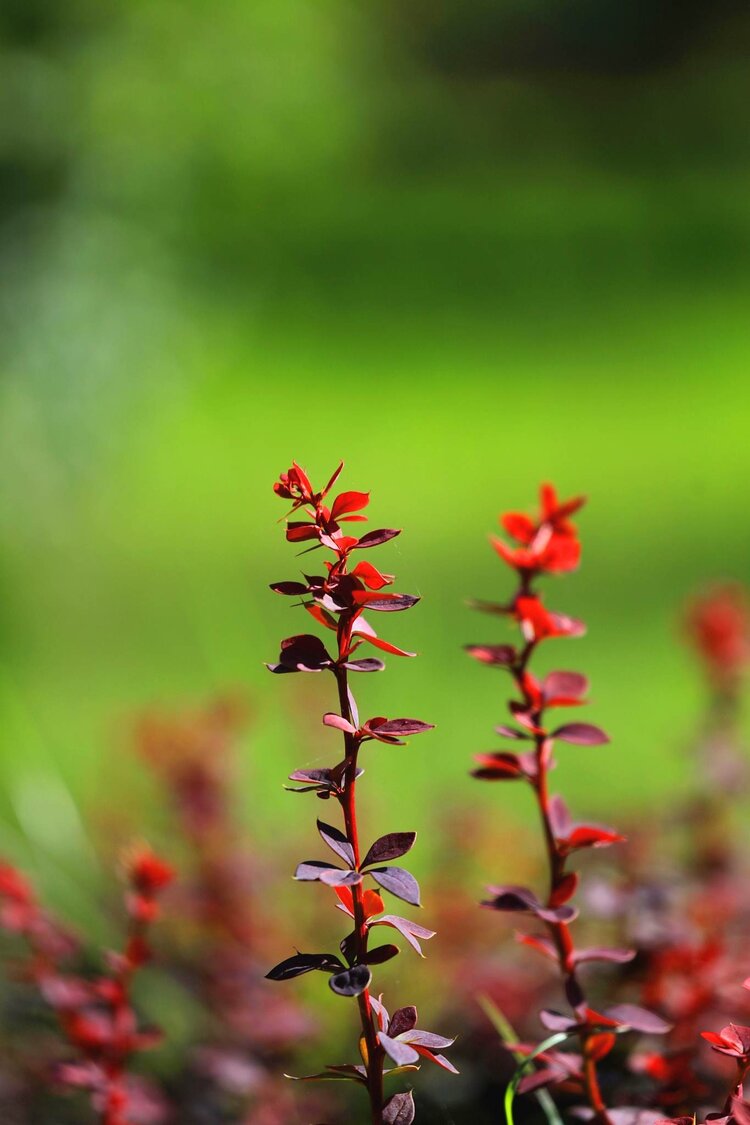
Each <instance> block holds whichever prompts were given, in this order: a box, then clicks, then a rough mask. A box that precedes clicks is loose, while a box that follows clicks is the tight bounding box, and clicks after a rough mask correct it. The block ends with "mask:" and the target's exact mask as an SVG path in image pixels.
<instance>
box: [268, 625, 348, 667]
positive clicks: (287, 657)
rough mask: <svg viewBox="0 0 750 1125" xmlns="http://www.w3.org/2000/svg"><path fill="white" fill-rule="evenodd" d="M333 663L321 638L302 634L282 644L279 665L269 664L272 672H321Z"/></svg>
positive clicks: (287, 639) (310, 634)
mask: <svg viewBox="0 0 750 1125" xmlns="http://www.w3.org/2000/svg"><path fill="white" fill-rule="evenodd" d="M332 663H333V661H332V659H331V657H330V656H329V655H328V653H327V651H326V647H325V645H324V644H323V642H322V641H321V639H320V637H316V636H314V635H313V634H312V633H302V634H300V635H299V636H296V637H287V638H286V640H283V641H282V642H281V652H280V654H279V663H278V664H268V665H267V668H268V669H269V670H270V671H271V672H276V673H283V672H320V671H321V670H322V669H323V668H329V667H330V666H331V664H332Z"/></svg>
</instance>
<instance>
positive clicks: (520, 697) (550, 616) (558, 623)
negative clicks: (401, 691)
mask: <svg viewBox="0 0 750 1125" xmlns="http://www.w3.org/2000/svg"><path fill="white" fill-rule="evenodd" d="M582 505H583V498H582V497H576V498H575V499H573V500H569V501H566V502H560V501H559V500H558V497H557V494H556V492H555V490H554V488H552V486H551V485H543V486H542V489H541V494H540V510H539V512H538V514H537V515H535V516H529V515H526V514H524V513H519V512H509V513H506V514H505V515H504V516H502V517H501V521H500V522H501V526H502V527H503V528H504V530H505V532H506V534H507V535H508V536H509V537H510V538H511V540H513V542H512V543H510V544H509V543H507V542H505V541H504V540H500V539H493V546H494V547H495V550H496V551H497V552H498V554H499V555H500V557H501V558H502V560H503V561H504V562H505V563H507V564H508V566H509V567H511V568H512V569H513V570H514V571H515V572H516V576H517V580H518V585H517V589H516V591H515V593H514V594H513V596H512V597H511V598H510V599H509V601H508V602H507V603H505V604H503V603H497V604H495V603H486V602H480V603H475V604H476V605H477V607H478V608H480V609H485V610H488V611H489V612H492V613H497V614H500V615H502V616H506V617H508V618H510V619H512V620H515V622H516V624H517V626H518V628H519V630H520V633H521V638H522V639H521V643H520V644H519V645H514V644H508V643H506V642H503V643H495V642H492V643H490V644H481V645H480V644H474V645H471V646H470V647H469V652H470V654H471V655H472V656H473V657H475V659H477V660H479V661H480V662H481V663H484V664H488V665H491V666H494V667H498V668H500V669H502V670H504V671H506V672H507V673H508V674H509V676H510V680H511V685H512V690H513V693H514V694H513V697H512V698H511V699H510V700H509V702H508V710H509V712H510V714H511V716H512V717H513V719H514V721H515V724H516V725H502V726H500V727H498V728H497V730H498V733H499V734H500V735H501V736H502V737H503V738H507V739H513V740H516V741H518V740H522V741H525V742H527V743H530V744H531V746H532V747H533V749H530V750H529V751H527V752H526V753H523V754H513V753H510V752H508V751H495V752H489V753H484V754H481V755H479V756H478V757H477V760H478V762H479V768H478V769H476V770H475V771H474V776H475V777H477V778H480V779H481V780H485V781H501V780H505V781H511V780H512V781H522V782H526V783H527V784H528V785H529V786H530V788H531V791H532V793H533V795H534V798H535V800H536V803H537V806H538V809H539V814H540V817H541V822H542V830H543V837H544V842H545V847H546V857H547V864H548V869H549V887H548V889H547V891H546V893H545V896H544V897H540V895H538V894H537V893H536V892H534V891H533V890H531V889H530V888H528V887H523V886H515V885H510V886H500V887H490V888H489V890H490V894H491V896H492V897H491V898H489V899H488V900H486V901H485V902H484V903H483V905H484V906H485V907H488V908H491V909H493V910H497V911H501V912H511V913H517V914H527V915H531V916H532V917H533V918H536V919H538V920H539V921H540V922H542V923H544V924H545V926H546V928H547V935H537V934H529V935H521V937H520V940H521V941H522V942H523V944H525V945H527V946H528V947H529V948H531V949H534V950H535V951H536V952H538V953H540V954H541V955H542V956H544V957H545V958H547V959H550V960H553V961H555V962H556V963H557V966H558V969H559V973H560V977H561V980H562V983H563V987H564V992H565V996H566V998H567V1000H568V1003H569V1005H570V1007H571V1009H572V1014H571V1015H570V1016H563V1015H560V1014H558V1013H551V1012H545V1013H543V1014H542V1018H543V1022H544V1025H545V1026H546V1027H547V1028H549V1029H551V1030H554V1031H562V1032H565V1033H566V1034H567V1035H569V1036H571V1037H574V1038H576V1039H577V1040H578V1041H579V1044H580V1049H581V1055H582V1061H581V1062H580V1064H579V1063H578V1062H576V1061H572V1060H571V1056H570V1055H560V1054H555V1053H551V1052H545V1053H544V1054H543V1055H541V1056H540V1057H539V1061H538V1063H537V1066H538V1069H537V1070H536V1072H535V1073H533V1074H528V1075H526V1076H525V1077H524V1078H523V1081H522V1083H521V1087H520V1088H521V1089H524V1090H530V1089H535V1088H538V1087H540V1086H542V1085H548V1084H559V1083H563V1084H565V1085H566V1086H567V1087H570V1088H574V1089H576V1090H578V1091H580V1092H582V1093H583V1094H584V1096H585V1098H586V1101H587V1102H588V1109H587V1112H588V1114H589V1115H590V1116H593V1118H594V1119H595V1120H596V1121H598V1122H599V1125H607V1123H608V1122H611V1121H612V1120H613V1118H612V1117H611V1115H610V1113H609V1112H608V1111H607V1109H606V1106H605V1103H604V1100H603V1097H602V1092H601V1088H600V1084H599V1077H598V1074H597V1063H598V1062H599V1061H600V1060H601V1059H603V1058H604V1057H605V1056H606V1055H607V1054H609V1052H610V1051H611V1049H612V1047H613V1045H614V1042H615V1033H616V1032H618V1031H620V1030H624V1029H625V1028H626V1027H627V1028H630V1029H633V1030H641V1031H647V1032H648V1033H650V1034H656V1033H660V1032H663V1031H664V1030H665V1029H666V1025H665V1024H664V1023H663V1021H661V1020H659V1019H658V1018H657V1017H655V1016H651V1015H650V1014H649V1013H644V1012H642V1010H636V1009H634V1008H632V1006H630V1007H629V1008H628V1010H627V1011H625V1010H623V1009H622V1008H621V1009H620V1010H617V1011H616V1010H615V1009H609V1010H608V1012H605V1013H604V1014H598V1013H596V1012H595V1011H592V1010H591V1009H590V1008H589V1006H588V1004H587V1002H586V997H585V992H584V990H583V987H582V985H581V982H580V980H579V977H578V971H577V968H578V966H579V965H580V964H582V963H584V962H586V961H592V960H602V961H612V962H615V963H617V962H625V961H627V960H629V959H630V958H631V957H632V954H631V953H630V952H629V951H627V950H616V949H615V950H609V949H595V948H594V949H590V950H580V951H578V950H576V948H575V944H574V941H573V935H572V933H571V930H570V925H571V923H572V922H573V921H574V919H575V918H576V916H577V914H578V910H577V908H576V907H575V906H574V905H572V904H571V901H570V900H571V899H572V898H573V896H574V895H575V892H576V889H577V886H578V876H577V874H576V873H575V872H572V871H569V870H568V869H567V864H568V860H569V857H570V856H571V855H573V854H574V853H575V852H577V851H578V850H579V849H582V848H600V847H604V846H607V845H609V844H614V843H618V842H620V841H621V840H622V839H623V837H622V836H620V835H619V834H618V833H617V832H615V831H614V830H613V829H610V828H605V827H602V826H600V825H596V824H579V823H575V822H574V821H573V820H572V819H571V817H570V814H569V813H568V810H567V808H566V806H565V803H564V802H563V800H562V798H561V797H558V796H553V795H551V794H550V792H549V773H550V770H551V769H552V768H553V766H554V764H555V763H554V757H553V753H554V747H555V744H556V743H569V744H572V745H576V746H600V745H603V744H605V743H607V742H608V741H609V739H608V737H607V735H606V734H605V733H604V731H602V730H600V729H599V727H595V726H592V725H591V724H589V723H579V722H575V723H565V724H563V725H561V726H557V727H551V726H550V725H549V723H548V719H547V711H548V710H549V709H552V708H559V707H577V706H580V705H581V704H583V703H584V702H585V696H586V693H587V690H588V681H587V680H586V677H585V676H582V675H581V674H580V673H578V672H567V671H565V672H550V673H549V674H548V675H547V676H545V677H544V679H543V680H542V681H541V682H540V681H539V680H537V679H536V677H535V676H534V675H533V674H532V672H531V670H530V666H531V662H532V658H533V657H534V655H535V653H536V650H537V648H538V647H539V645H540V644H541V643H542V642H544V641H546V640H549V639H551V638H555V637H577V636H581V634H582V633H583V632H584V631H585V629H584V625H583V623H582V622H580V621H577V620H575V619H574V618H571V617H568V616H566V615H564V614H561V613H553V612H551V611H550V610H548V609H547V608H546V606H545V605H544V604H543V602H542V598H541V595H540V593H539V591H538V590H537V588H536V583H537V580H538V579H539V578H541V577H542V576H544V575H553V574H562V573H565V572H568V571H571V570H574V569H575V568H576V567H577V565H578V562H579V559H580V555H581V548H580V543H579V540H578V533H577V530H576V527H575V525H574V524H573V522H572V520H571V517H572V516H573V515H574V514H575V513H576V512H577V511H578V510H579V509H580V508H581V507H582ZM625 1007H626V1008H627V1006H625ZM608 1028H610V1029H611V1030H607V1029H608Z"/></svg>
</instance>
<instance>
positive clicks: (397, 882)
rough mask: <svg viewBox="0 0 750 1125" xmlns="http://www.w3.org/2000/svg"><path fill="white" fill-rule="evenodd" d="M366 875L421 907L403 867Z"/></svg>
mask: <svg viewBox="0 0 750 1125" xmlns="http://www.w3.org/2000/svg"><path fill="white" fill-rule="evenodd" d="M367 874H368V875H372V877H373V879H374V880H375V882H376V883H379V884H380V886H381V887H384V888H385V890H386V891H390V892H391V894H392V895H396V897H397V898H400V899H403V900H404V902H408V903H410V905H411V906H420V905H421V904H420V901H419V883H418V882H417V880H416V879H415V878H414V876H413V875H410V874H409V872H408V871H405V870H404V868H403V867H373V868H371V870H370V871H368V872H367ZM394 1061H395V1060H394Z"/></svg>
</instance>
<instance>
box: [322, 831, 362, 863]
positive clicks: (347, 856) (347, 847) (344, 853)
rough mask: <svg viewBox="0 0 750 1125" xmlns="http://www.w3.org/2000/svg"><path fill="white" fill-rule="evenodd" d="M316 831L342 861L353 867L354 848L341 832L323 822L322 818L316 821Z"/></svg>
mask: <svg viewBox="0 0 750 1125" xmlns="http://www.w3.org/2000/svg"><path fill="white" fill-rule="evenodd" d="M318 832H319V833H320V835H321V837H322V839H323V840H324V842H325V843H326V844H328V847H329V848H330V849H331V851H333V852H335V853H336V855H337V856H338V857H339V858H340V859H343V861H344V863H348V864H349V866H350V867H354V848H353V847H352V846H351V844H350V843H349V841H348V840H347V838H346V836H345V835H344V833H343V832H341V831H339V829H338V828H334V827H333V826H332V825H330V824H324V823H323V821H322V820H319V821H318Z"/></svg>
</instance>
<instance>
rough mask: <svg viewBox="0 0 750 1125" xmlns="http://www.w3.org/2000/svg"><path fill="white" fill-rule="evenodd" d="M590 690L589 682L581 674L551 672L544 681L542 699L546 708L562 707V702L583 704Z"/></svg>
mask: <svg viewBox="0 0 750 1125" xmlns="http://www.w3.org/2000/svg"><path fill="white" fill-rule="evenodd" d="M588 690H589V682H588V680H587V679H586V677H585V676H582V675H581V674H580V672H550V673H549V674H548V675H547V676H545V677H544V680H543V681H542V697H543V699H544V702H545V705H546V706H548V707H549V706H554V705H555V701H557V705H558V706H559V705H560V701H561V700H567V701H578V702H581V701H582V699H583V696H585V695H586V692H587V691H588Z"/></svg>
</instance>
